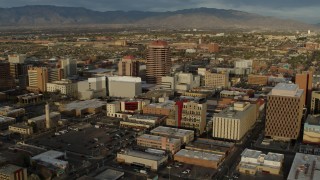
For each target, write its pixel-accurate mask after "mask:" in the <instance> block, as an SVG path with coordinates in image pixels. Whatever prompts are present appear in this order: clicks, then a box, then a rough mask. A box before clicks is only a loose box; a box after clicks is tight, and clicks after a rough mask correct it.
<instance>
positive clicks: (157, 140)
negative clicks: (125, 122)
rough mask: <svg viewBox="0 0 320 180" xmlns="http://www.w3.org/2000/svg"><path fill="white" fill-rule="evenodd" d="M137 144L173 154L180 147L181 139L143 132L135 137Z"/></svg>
mask: <svg viewBox="0 0 320 180" xmlns="http://www.w3.org/2000/svg"><path fill="white" fill-rule="evenodd" d="M137 145H139V146H143V147H148V148H154V149H162V150H165V151H169V152H170V153H172V154H175V153H176V152H178V151H179V150H180V148H181V141H180V139H176V138H168V137H162V136H156V135H150V134H143V135H141V136H139V137H137Z"/></svg>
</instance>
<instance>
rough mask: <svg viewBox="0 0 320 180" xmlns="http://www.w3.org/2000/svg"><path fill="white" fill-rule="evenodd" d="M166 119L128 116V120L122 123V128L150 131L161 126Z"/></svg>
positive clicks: (162, 117)
mask: <svg viewBox="0 0 320 180" xmlns="http://www.w3.org/2000/svg"><path fill="white" fill-rule="evenodd" d="M165 119H166V116H161V115H142V114H134V115H132V116H128V118H127V119H124V120H122V121H120V126H121V127H126V128H136V129H150V128H154V127H157V126H159V125H161V124H162V123H163V122H164V121H165Z"/></svg>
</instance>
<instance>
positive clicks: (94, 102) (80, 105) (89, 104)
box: [61, 99, 107, 111]
mask: <svg viewBox="0 0 320 180" xmlns="http://www.w3.org/2000/svg"><path fill="white" fill-rule="evenodd" d="M106 104H107V103H106V102H103V101H100V100H99V99H90V100H85V101H73V102H71V103H69V104H64V105H62V106H61V107H63V110H64V111H72V110H78V109H79V110H81V109H87V108H99V107H102V106H105V105H106Z"/></svg>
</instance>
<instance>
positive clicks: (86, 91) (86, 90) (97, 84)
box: [77, 77, 107, 100]
mask: <svg viewBox="0 0 320 180" xmlns="http://www.w3.org/2000/svg"><path fill="white" fill-rule="evenodd" d="M106 84H107V79H106V77H95V78H88V80H87V81H79V82H78V83H77V90H78V99H80V100H89V99H94V98H99V97H106V96H107V85H106Z"/></svg>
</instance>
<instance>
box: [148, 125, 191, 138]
mask: <svg viewBox="0 0 320 180" xmlns="http://www.w3.org/2000/svg"><path fill="white" fill-rule="evenodd" d="M150 132H151V133H152V134H166V135H169V136H176V137H184V136H188V135H191V134H192V135H193V134H194V131H192V130H186V129H179V128H171V127H165V126H158V127H156V128H154V129H153V130H151V131H150Z"/></svg>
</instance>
